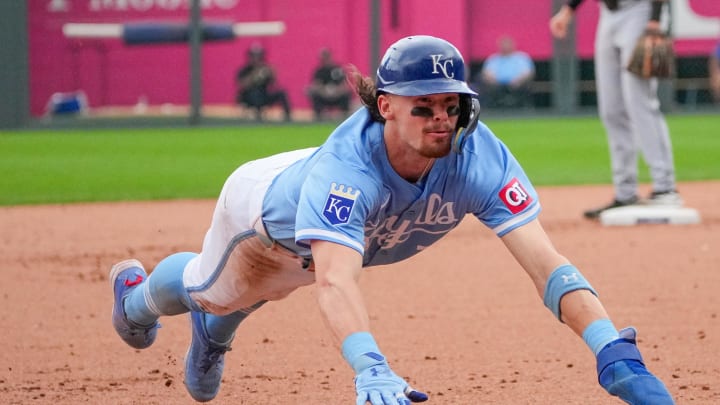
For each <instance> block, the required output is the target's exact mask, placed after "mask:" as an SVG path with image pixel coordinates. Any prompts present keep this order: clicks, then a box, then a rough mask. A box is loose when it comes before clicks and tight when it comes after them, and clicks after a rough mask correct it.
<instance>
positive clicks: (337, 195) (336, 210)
mask: <svg viewBox="0 0 720 405" xmlns="http://www.w3.org/2000/svg"><path fill="white" fill-rule="evenodd" d="M359 195H360V190H353V188H352V187H348V186H345V185H343V184H337V183H332V185H331V186H330V193H329V194H328V197H327V201H325V207H324V208H323V215H324V216H325V218H327V220H328V221H330V223H331V224H333V225H340V224H346V223H347V222H348V220H349V219H350V213H351V212H352V209H353V207H354V206H355V200H356V199H357V198H358V196H359Z"/></svg>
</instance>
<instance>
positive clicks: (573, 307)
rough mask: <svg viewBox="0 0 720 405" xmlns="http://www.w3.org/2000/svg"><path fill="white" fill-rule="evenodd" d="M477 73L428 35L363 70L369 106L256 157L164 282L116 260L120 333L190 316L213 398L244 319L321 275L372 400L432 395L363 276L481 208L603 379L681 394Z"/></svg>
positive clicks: (198, 371) (324, 306) (361, 391)
mask: <svg viewBox="0 0 720 405" xmlns="http://www.w3.org/2000/svg"><path fill="white" fill-rule="evenodd" d="M465 69H466V67H465V63H464V61H463V58H462V55H461V54H460V52H459V51H458V50H457V48H455V46H453V45H452V44H450V43H449V42H447V41H445V40H443V39H440V38H436V37H431V36H424V35H417V36H410V37H406V38H403V39H400V40H399V41H397V42H395V43H394V44H392V45H391V46H390V47H389V48H388V49H387V51H386V53H385V55H384V57H383V59H382V61H381V63H380V67H379V68H378V70H377V75H376V78H375V79H371V78H369V77H363V76H362V75H361V74H360V73H359V72H358V71H356V70H354V71H352V72H351V77H352V81H353V82H354V87H355V90H356V91H357V93H358V95H359V96H360V98H361V99H362V101H363V103H364V104H365V105H364V107H361V108H360V109H359V110H357V111H356V112H355V113H354V114H353V115H352V116H350V117H349V118H348V119H347V120H345V121H344V122H343V123H341V124H340V125H339V126H338V127H337V129H335V131H333V133H332V134H331V135H330V136H329V138H328V139H327V140H326V142H325V143H324V144H322V145H321V146H320V147H318V148H312V149H305V150H298V151H292V152H286V153H281V154H278V155H275V156H270V157H268V158H264V159H260V160H256V161H252V162H249V163H246V164H244V165H242V166H240V167H239V168H238V169H237V170H236V171H235V172H234V173H233V174H232V175H230V177H229V178H228V179H227V181H226V183H225V185H224V187H223V189H222V191H221V193H220V196H219V198H218V201H217V205H216V208H215V212H214V214H213V218H212V223H211V224H210V227H209V229H208V231H207V233H206V235H205V239H204V242H203V246H202V251H201V252H200V253H190V252H181V253H175V254H172V255H170V256H168V257H166V258H165V259H163V260H162V261H160V263H158V264H157V266H156V267H155V269H154V271H152V273H151V275H150V276H148V275H147V274H146V272H145V270H144V269H143V265H142V264H141V263H140V262H139V261H138V260H135V259H129V260H125V261H122V262H120V263H117V264H115V265H114V266H113V267H112V269H111V271H110V283H111V285H112V288H113V294H114V305H113V314H112V323H113V326H114V327H115V330H116V331H117V333H118V334H119V335H120V337H121V338H122V339H123V340H124V341H125V342H126V343H127V344H128V345H130V346H132V347H134V348H137V349H143V348H146V347H149V346H150V345H152V344H153V343H154V342H155V339H156V336H157V331H158V327H159V324H158V318H159V317H161V316H169V315H178V314H182V313H187V312H190V320H191V325H192V340H191V342H190V347H189V349H188V352H187V356H186V359H185V381H184V382H185V385H186V387H187V390H188V392H189V393H190V395H191V396H192V397H193V398H194V399H195V400H197V401H201V402H204V401H210V400H212V399H213V398H215V397H216V396H217V395H218V392H219V390H220V382H221V379H222V373H223V366H224V357H225V354H226V352H227V351H228V350H229V349H230V346H231V344H232V342H233V338H234V336H235V330H236V329H237V328H238V326H239V325H240V323H241V322H242V321H243V320H244V319H245V318H246V317H247V316H248V315H250V314H251V313H252V312H254V311H255V310H257V309H258V308H260V307H261V306H262V305H264V304H265V303H267V302H268V301H276V300H280V299H282V298H284V297H286V296H287V295H288V294H290V293H291V292H292V291H294V290H295V289H297V288H298V287H301V286H306V285H310V284H314V286H315V287H314V288H315V289H316V291H317V303H318V305H319V308H320V311H321V313H322V315H323V317H324V319H325V321H326V324H327V325H328V328H329V331H330V333H331V335H332V336H333V337H334V339H335V341H336V342H337V345H338V346H339V348H340V351H341V353H342V356H343V357H344V359H345V361H346V362H347V364H348V365H349V366H350V367H352V369H353V370H354V372H355V379H354V383H355V390H356V393H357V401H356V403H357V405H362V404H366V403H368V402H369V403H370V404H372V405H399V404H402V405H409V404H410V403H411V402H423V401H426V400H427V399H428V396H427V395H426V394H425V393H423V392H422V391H420V390H417V389H414V388H412V387H410V386H409V385H408V383H407V382H406V381H405V380H403V378H401V377H399V376H398V374H396V373H395V372H394V371H393V369H392V368H391V365H390V364H389V362H388V360H387V357H386V356H385V354H384V353H383V351H382V349H381V346H380V345H379V343H378V342H377V341H376V340H375V339H374V337H373V334H372V330H371V325H370V321H369V317H368V311H367V308H366V306H365V303H364V301H363V295H362V292H361V290H360V288H359V286H358V280H359V278H360V276H361V274H362V271H363V269H364V268H366V267H370V266H376V265H388V264H392V263H396V262H399V261H401V260H404V259H406V258H409V257H411V256H413V255H415V254H417V253H419V252H421V251H423V250H425V249H426V248H428V247H430V245H432V244H433V243H434V242H436V241H438V240H439V239H440V238H442V237H443V236H444V235H445V234H447V233H448V232H450V231H451V230H452V229H453V228H455V227H456V226H457V225H458V224H459V223H460V221H461V220H462V219H463V218H464V217H465V216H466V215H467V214H472V215H474V216H475V217H476V218H477V219H478V220H480V221H482V223H484V224H485V225H486V226H487V227H489V228H490V229H491V230H492V231H494V232H495V234H496V235H497V236H498V237H499V238H500V239H501V240H502V241H503V243H504V244H505V246H506V247H507V249H508V250H509V251H510V253H512V255H513V256H514V257H515V258H516V260H517V261H518V263H519V264H520V265H521V266H522V267H523V269H525V271H526V272H527V274H528V276H529V277H530V279H531V280H532V281H533V283H534V284H535V287H536V288H537V292H538V294H539V296H540V298H541V299H542V302H543V303H544V304H545V306H547V308H548V309H549V310H550V311H552V313H553V314H554V315H555V316H556V317H557V318H558V320H560V321H561V322H563V323H565V324H566V325H567V326H568V327H569V328H570V329H571V330H572V331H573V332H575V333H576V334H577V335H578V336H580V337H581V338H582V339H583V340H584V341H585V342H586V343H587V345H588V347H589V349H590V350H591V351H592V352H593V353H594V354H595V355H596V357H597V373H598V380H599V383H600V385H602V387H603V388H605V389H606V390H607V391H608V392H609V393H610V394H611V395H616V396H619V397H620V398H621V399H623V400H624V401H626V402H628V403H630V404H653V405H664V404H672V403H673V399H672V398H671V396H670V394H669V393H668V390H667V389H666V387H665V386H664V385H663V383H662V382H661V381H660V380H659V379H658V378H656V377H655V376H654V375H653V374H652V373H650V372H649V371H648V370H647V369H646V367H645V365H644V363H643V358H642V356H641V354H640V352H639V351H638V348H637V346H636V340H635V336H636V332H635V329H633V328H626V329H622V330H620V331H618V330H617V329H616V327H615V325H613V322H612V321H611V320H610V318H609V316H608V314H607V313H606V311H605V309H604V308H603V306H602V304H601V303H600V301H599V300H598V298H597V295H596V292H595V290H594V289H593V287H592V286H591V284H590V283H589V282H588V280H586V278H585V277H583V275H582V273H581V272H580V270H579V269H578V268H576V267H575V266H573V264H572V263H571V262H570V261H569V260H568V259H567V258H565V257H564V256H562V255H561V254H560V253H558V252H557V251H556V250H555V248H554V247H553V245H552V243H551V242H550V240H549V239H548V236H547V235H546V234H545V232H544V230H543V228H542V227H541V226H540V222H539V221H538V214H539V213H540V202H539V200H538V195H537V193H536V191H535V189H534V188H533V186H532V184H531V183H530V181H529V180H528V177H527V176H526V174H525V172H524V171H523V169H522V168H521V167H520V164H519V163H518V162H517V161H516V160H515V158H514V157H513V155H512V154H511V153H510V151H509V150H508V148H507V147H506V146H505V145H504V144H503V143H502V142H501V141H500V140H499V139H498V138H497V137H495V135H494V134H493V133H492V132H491V131H490V129H489V128H488V127H487V126H485V125H484V124H483V123H481V122H478V109H479V103H478V102H477V98H476V96H477V95H476V94H475V92H473V91H472V90H471V89H470V88H469V87H468V86H467V84H466V82H465V78H466V70H465ZM404 372H405V373H407V372H408V370H404Z"/></svg>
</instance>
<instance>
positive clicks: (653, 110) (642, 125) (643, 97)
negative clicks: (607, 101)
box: [621, 2, 675, 193]
mask: <svg viewBox="0 0 720 405" xmlns="http://www.w3.org/2000/svg"><path fill="white" fill-rule="evenodd" d="M638 3H644V2H638ZM628 13H630V16H629V20H630V21H632V22H631V23H628V24H624V25H623V27H622V35H621V39H622V42H621V46H622V60H623V63H625V64H627V63H628V62H629V60H630V58H631V55H632V51H633V49H634V47H635V43H636V41H637V38H639V37H640V36H641V35H642V32H643V27H644V23H645V22H647V16H648V15H649V14H648V13H649V5H647V4H637V5H635V6H634V7H632V8H631V9H630V10H628ZM622 80H623V98H624V100H625V105H626V106H627V112H628V115H629V116H630V121H631V122H632V130H633V133H634V134H636V139H637V142H638V144H639V147H640V151H641V152H642V155H643V158H644V159H645V162H646V163H647V165H648V168H649V171H650V177H651V178H652V183H653V184H652V187H653V191H654V192H657V193H663V192H674V191H675V167H674V163H673V154H672V145H671V141H670V131H669V130H668V126H667V123H666V122H665V117H664V116H663V114H662V112H661V110H660V100H659V99H658V94H657V90H658V82H657V79H643V78H640V77H638V76H636V75H634V74H632V73H630V72H628V71H627V70H625V69H624V70H623V77H622Z"/></svg>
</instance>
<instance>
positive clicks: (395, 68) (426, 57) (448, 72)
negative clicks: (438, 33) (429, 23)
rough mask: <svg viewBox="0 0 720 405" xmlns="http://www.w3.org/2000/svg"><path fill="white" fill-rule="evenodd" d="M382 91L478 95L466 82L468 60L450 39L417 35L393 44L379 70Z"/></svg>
mask: <svg viewBox="0 0 720 405" xmlns="http://www.w3.org/2000/svg"><path fill="white" fill-rule="evenodd" d="M375 85H376V88H377V91H378V92H384V93H390V94H397V95H399V96H422V95H426V94H438V93H460V94H468V95H471V96H477V93H475V92H474V91H472V90H471V89H470V87H468V85H467V83H465V61H464V60H463V57H462V55H461V54H460V51H458V49H457V48H456V47H455V46H454V45H453V44H451V43H450V42H448V41H446V40H444V39H440V38H436V37H432V36H428V35H415V36H410V37H406V38H403V39H401V40H399V41H397V42H395V43H394V44H392V45H391V46H390V47H389V48H388V50H387V52H385V56H383V58H382V61H380V67H378V70H377V79H376V80H375Z"/></svg>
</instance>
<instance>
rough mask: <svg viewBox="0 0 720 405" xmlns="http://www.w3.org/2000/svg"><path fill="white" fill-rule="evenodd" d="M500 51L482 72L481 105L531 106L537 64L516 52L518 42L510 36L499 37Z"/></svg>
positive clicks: (521, 53)
mask: <svg viewBox="0 0 720 405" xmlns="http://www.w3.org/2000/svg"><path fill="white" fill-rule="evenodd" d="M498 48H499V51H498V52H497V53H494V54H492V55H490V56H489V57H488V58H487V60H485V63H483V67H482V70H481V72H480V80H478V81H479V83H480V86H479V87H480V88H479V90H480V95H481V102H482V103H483V104H484V106H486V107H490V108H493V107H496V108H497V107H499V108H507V107H523V106H529V105H530V104H531V100H530V95H531V94H530V93H531V92H530V83H531V82H532V80H533V78H534V77H535V64H534V63H533V61H532V59H531V58H530V56H529V55H528V54H527V53H525V52H522V51H518V50H516V49H515V41H513V39H512V38H510V37H508V36H502V37H500V39H499V40H498Z"/></svg>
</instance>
